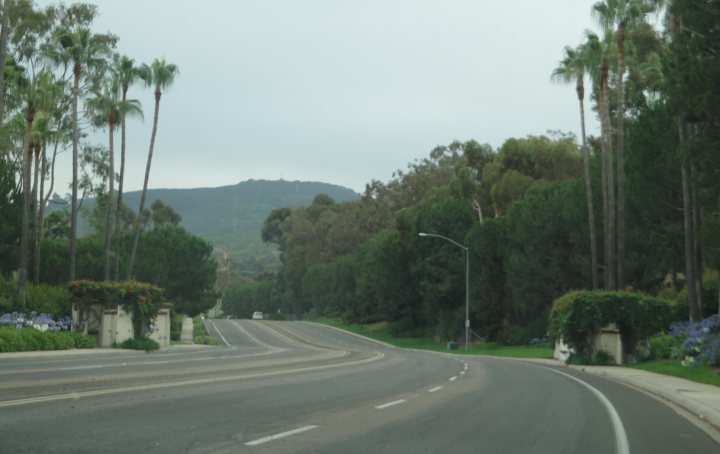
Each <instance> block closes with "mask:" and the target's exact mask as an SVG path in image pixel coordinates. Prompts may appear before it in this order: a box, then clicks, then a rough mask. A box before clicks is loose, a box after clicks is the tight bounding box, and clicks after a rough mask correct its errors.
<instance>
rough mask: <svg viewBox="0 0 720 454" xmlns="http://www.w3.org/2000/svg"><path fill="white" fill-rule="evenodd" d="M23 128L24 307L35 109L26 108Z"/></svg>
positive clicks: (20, 281) (21, 287) (21, 283)
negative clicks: (31, 141)
mask: <svg viewBox="0 0 720 454" xmlns="http://www.w3.org/2000/svg"><path fill="white" fill-rule="evenodd" d="M25 118H26V127H25V144H24V147H23V178H22V185H23V216H22V231H21V234H20V270H19V272H18V289H19V291H20V302H21V304H22V306H23V307H24V306H25V295H26V293H27V281H28V255H29V252H30V251H29V250H28V247H29V236H30V167H31V162H32V159H31V155H32V145H31V143H30V140H31V137H32V127H33V121H34V120H35V109H34V107H33V106H28V109H27V113H26V117H25Z"/></svg>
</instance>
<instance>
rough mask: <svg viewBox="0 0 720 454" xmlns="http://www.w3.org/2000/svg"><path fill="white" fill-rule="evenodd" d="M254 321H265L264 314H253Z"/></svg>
mask: <svg viewBox="0 0 720 454" xmlns="http://www.w3.org/2000/svg"><path fill="white" fill-rule="evenodd" d="M252 319H253V320H262V319H263V313H262V312H257V311H256V312H253V314H252Z"/></svg>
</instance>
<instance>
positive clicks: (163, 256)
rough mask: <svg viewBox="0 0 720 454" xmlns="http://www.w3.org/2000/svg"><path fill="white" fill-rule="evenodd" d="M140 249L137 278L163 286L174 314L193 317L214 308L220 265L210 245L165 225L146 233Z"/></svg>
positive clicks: (172, 226) (170, 225)
mask: <svg viewBox="0 0 720 454" xmlns="http://www.w3.org/2000/svg"><path fill="white" fill-rule="evenodd" d="M139 250H140V253H139V254H138V258H137V262H136V265H135V275H136V276H137V278H138V279H141V280H144V281H146V282H151V283H153V284H154V285H157V286H159V287H162V288H163V289H164V290H165V298H167V299H168V300H169V301H171V302H172V303H173V306H174V309H175V311H177V312H179V313H183V314H185V315H187V316H190V317H193V316H195V315H198V314H200V313H201V312H204V311H206V310H208V309H210V308H212V307H213V306H214V305H215V303H216V299H217V295H216V294H215V292H214V291H213V285H214V284H215V279H216V273H217V263H216V261H215V259H214V258H213V257H212V245H210V243H208V242H207V241H205V240H202V239H201V238H199V237H196V236H194V235H192V234H190V233H188V232H187V231H186V230H185V229H183V228H182V227H179V226H176V225H172V224H162V225H159V226H157V227H155V228H153V229H151V230H149V231H147V232H144V233H143V235H142V238H141V242H140V246H139Z"/></svg>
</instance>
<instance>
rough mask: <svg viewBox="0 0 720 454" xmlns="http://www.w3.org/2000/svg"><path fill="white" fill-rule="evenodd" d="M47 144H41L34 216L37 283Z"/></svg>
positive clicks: (34, 256) (34, 280)
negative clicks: (35, 213) (36, 204)
mask: <svg viewBox="0 0 720 454" xmlns="http://www.w3.org/2000/svg"><path fill="white" fill-rule="evenodd" d="M46 149H47V146H45V145H43V147H42V158H41V165H40V175H41V177H40V189H39V192H38V194H39V195H38V199H39V200H38V207H37V216H36V218H35V235H34V237H35V245H34V246H35V247H34V248H33V249H34V252H33V282H34V283H36V284H38V283H40V242H41V241H42V239H41V232H42V229H43V227H42V224H43V222H44V216H45V203H46V202H45V173H46V172H47V158H46V156H45V152H46Z"/></svg>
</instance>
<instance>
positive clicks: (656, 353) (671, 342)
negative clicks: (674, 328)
mask: <svg viewBox="0 0 720 454" xmlns="http://www.w3.org/2000/svg"><path fill="white" fill-rule="evenodd" d="M676 344H677V341H676V339H675V338H674V337H673V336H671V335H669V334H658V335H657V336H653V337H651V338H650V354H649V356H648V358H647V359H670V358H672V356H673V350H674V349H675V348H676Z"/></svg>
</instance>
